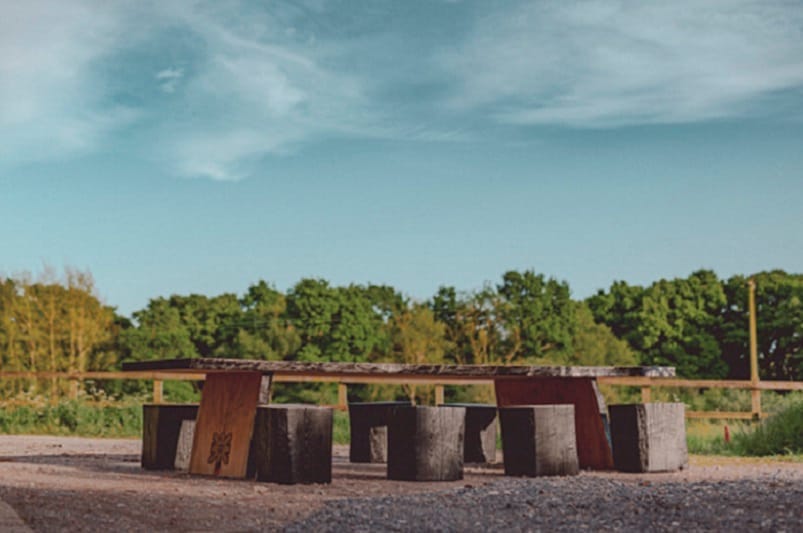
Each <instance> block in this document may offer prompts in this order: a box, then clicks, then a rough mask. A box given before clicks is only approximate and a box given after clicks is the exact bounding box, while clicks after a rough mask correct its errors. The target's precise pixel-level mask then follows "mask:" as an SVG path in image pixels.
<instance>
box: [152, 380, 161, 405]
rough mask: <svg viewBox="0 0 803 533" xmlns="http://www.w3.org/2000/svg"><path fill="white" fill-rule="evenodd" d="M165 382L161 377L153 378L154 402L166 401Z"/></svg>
mask: <svg viewBox="0 0 803 533" xmlns="http://www.w3.org/2000/svg"><path fill="white" fill-rule="evenodd" d="M163 385H164V382H163V381H162V380H161V379H154V380H153V403H162V402H163V401H164V387H163Z"/></svg>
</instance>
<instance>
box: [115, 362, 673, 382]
mask: <svg viewBox="0 0 803 533" xmlns="http://www.w3.org/2000/svg"><path fill="white" fill-rule="evenodd" d="M123 370H124V371H165V372H192V373H204V374H209V373H217V372H260V373H262V374H267V375H273V376H293V375H296V376H298V375H304V376H327V377H342V378H349V377H372V376H375V377H381V376H386V377H395V378H412V379H415V378H434V379H442V378H447V379H448V378H451V379H460V380H466V381H471V380H477V381H487V380H489V379H491V380H492V379H525V378H550V377H561V378H597V377H628V376H638V377H674V376H675V369H674V367H669V366H540V365H409V364H399V363H333V362H325V363H311V362H301V361H261V360H248V359H224V358H209V357H206V358H195V359H161V360H155V361H138V362H132V363H123Z"/></svg>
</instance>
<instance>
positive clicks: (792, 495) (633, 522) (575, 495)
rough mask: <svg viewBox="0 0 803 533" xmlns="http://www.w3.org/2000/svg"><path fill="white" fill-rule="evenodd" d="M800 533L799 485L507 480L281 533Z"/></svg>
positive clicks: (382, 501) (378, 505) (356, 506)
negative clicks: (603, 532)
mask: <svg viewBox="0 0 803 533" xmlns="http://www.w3.org/2000/svg"><path fill="white" fill-rule="evenodd" d="M583 529H588V530H591V531H611V530H614V531H678V530H683V531H727V530H730V531H788V532H795V531H803V482H801V480H800V479H797V480H794V479H783V478H780V479H779V478H778V477H777V476H762V477H758V478H754V479H739V480H728V481H715V482H711V481H698V482H682V481H681V482H660V483H651V482H649V481H641V482H633V481H630V482H628V481H620V480H616V479H606V478H605V477H600V476H596V475H581V476H578V477H573V478H537V479H515V480H514V479H508V480H504V481H499V482H496V483H493V484H491V485H488V486H484V487H479V488H473V487H469V488H463V489H459V490H454V491H448V492H441V493H438V494H436V495H432V494H426V495H416V496H403V497H384V498H374V499H362V500H349V501H345V502H344V501H338V502H329V503H327V504H326V506H325V508H324V509H323V510H321V511H319V512H317V513H314V514H313V515H311V516H310V517H308V518H307V519H306V520H304V521H301V522H297V523H295V524H292V525H290V526H288V527H287V529H286V531H289V532H297V531H332V532H334V531H347V530H353V531H432V530H437V531H461V532H462V531H577V530H583Z"/></svg>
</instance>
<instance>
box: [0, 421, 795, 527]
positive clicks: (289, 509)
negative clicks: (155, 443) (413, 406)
mask: <svg viewBox="0 0 803 533" xmlns="http://www.w3.org/2000/svg"><path fill="white" fill-rule="evenodd" d="M139 450H140V448H139V441H137V440H119V439H118V440H115V439H76V438H62V437H28V436H22V437H20V436H0V499H2V500H3V501H5V502H6V503H8V504H9V506H10V507H11V508H13V510H14V511H16V513H17V514H18V515H19V516H20V517H21V518H22V520H23V521H24V522H25V523H26V524H27V525H28V526H29V527H30V528H32V529H33V530H34V531H48V532H49V531H107V530H108V531H116V532H118V531H119V532H124V531H278V530H286V531H351V530H354V531H369V530H370V531H433V530H438V531H538V530H550V531H552V530H568V529H571V530H578V529H591V530H603V531H605V530H609V531H613V530H616V531H619V530H624V531H644V530H657V531H663V530H680V529H684V530H690V531H701V530H723V529H731V530H735V531H748V530H749V531H754V530H766V531H787V532H798V531H803V464H801V463H781V462H766V461H765V462H762V461H749V460H739V459H722V460H715V459H714V460H712V459H710V458H705V459H700V458H694V459H693V461H692V465H691V467H690V468H689V469H687V470H684V471H682V472H677V473H672V474H651V475H633V474H620V473H613V472H605V473H587V472H584V473H582V474H581V475H579V476H575V477H569V478H533V479H513V478H506V477H504V476H503V475H502V470H501V466H498V465H497V466H494V467H485V468H467V470H466V476H465V479H464V480H462V481H459V482H448V483H415V482H399V481H388V480H386V479H385V469H384V467H383V466H382V465H352V464H350V463H348V461H347V453H348V450H347V448H346V447H340V446H337V447H335V458H334V464H333V482H332V483H331V484H330V485H306V486H305V485H292V486H287V485H276V484H271V483H255V482H252V481H237V480H226V479H214V478H204V477H197V476H188V475H186V474H182V473H178V472H149V471H143V470H142V469H141V468H140V466H139Z"/></svg>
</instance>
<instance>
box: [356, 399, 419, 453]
mask: <svg viewBox="0 0 803 533" xmlns="http://www.w3.org/2000/svg"><path fill="white" fill-rule="evenodd" d="M411 405H412V404H411V403H410V402H409V401H408V402H354V403H350V404H349V425H350V433H351V441H350V444H349V461H351V462H352V463H386V462H387V460H388V451H387V448H388V416H389V413H390V410H391V409H393V408H394V407H399V406H411Z"/></svg>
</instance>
